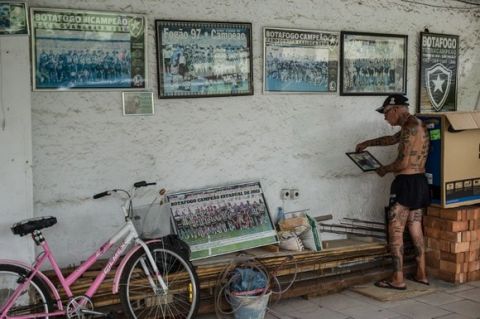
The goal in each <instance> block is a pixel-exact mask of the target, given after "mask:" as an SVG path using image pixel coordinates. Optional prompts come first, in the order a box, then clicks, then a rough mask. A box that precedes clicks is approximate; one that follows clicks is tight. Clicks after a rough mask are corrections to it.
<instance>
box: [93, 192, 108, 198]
mask: <svg viewBox="0 0 480 319" xmlns="http://www.w3.org/2000/svg"><path fill="white" fill-rule="evenodd" d="M110 195H111V193H110V191H104V192H101V193H98V194H95V195H93V199H98V198H102V197H105V196H110Z"/></svg>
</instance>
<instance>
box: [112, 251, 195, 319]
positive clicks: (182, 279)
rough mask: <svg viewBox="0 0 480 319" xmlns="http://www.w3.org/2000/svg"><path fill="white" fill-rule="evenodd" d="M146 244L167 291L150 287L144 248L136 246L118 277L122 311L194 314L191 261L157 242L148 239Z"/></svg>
mask: <svg viewBox="0 0 480 319" xmlns="http://www.w3.org/2000/svg"><path fill="white" fill-rule="evenodd" d="M149 248H150V251H151V253H152V256H153V259H154V260H155V262H156V264H157V267H158V270H159V272H160V275H161V277H162V278H163V280H164V281H165V284H166V285H167V287H168V291H167V292H164V291H163V290H162V289H158V291H154V290H153V288H152V285H151V284H150V280H151V276H149V275H148V274H147V273H146V272H145V269H144V267H145V266H146V267H147V271H148V272H149V273H150V274H153V270H152V268H151V266H149V262H148V259H147V257H146V254H145V251H144V250H143V249H140V250H139V251H138V252H136V253H135V254H134V255H133V256H132V257H131V258H130V260H129V261H128V262H127V264H126V265H125V270H124V272H123V273H122V276H121V278H120V300H121V302H122V305H123V307H124V310H125V313H126V314H128V316H129V317H130V318H134V319H143V318H194V317H195V315H196V313H197V310H198V300H199V284H198V278H197V274H196V273H195V270H194V269H193V266H192V264H191V263H190V262H189V261H188V260H185V259H183V258H182V257H181V256H180V255H179V254H177V253H176V252H175V251H174V250H172V249H170V248H169V247H167V246H165V245H164V244H163V243H161V242H157V243H152V244H150V245H149ZM154 281H155V283H157V280H156V279H154ZM157 285H158V283H157Z"/></svg>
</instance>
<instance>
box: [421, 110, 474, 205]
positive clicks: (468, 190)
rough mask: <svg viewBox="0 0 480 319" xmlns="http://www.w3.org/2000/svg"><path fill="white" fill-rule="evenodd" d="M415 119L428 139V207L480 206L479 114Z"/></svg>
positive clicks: (430, 116)
mask: <svg viewBox="0 0 480 319" xmlns="http://www.w3.org/2000/svg"><path fill="white" fill-rule="evenodd" d="M417 116H418V117H419V118H420V119H421V120H422V121H423V122H424V123H425V124H426V126H427V129H428V132H429V135H430V151H429V156H428V160H427V164H426V173H427V177H428V180H429V184H430V188H431V191H432V204H433V205H437V206H441V207H445V208H448V207H458V206H463V205H471V204H475V203H480V112H444V113H432V114H418V115H417Z"/></svg>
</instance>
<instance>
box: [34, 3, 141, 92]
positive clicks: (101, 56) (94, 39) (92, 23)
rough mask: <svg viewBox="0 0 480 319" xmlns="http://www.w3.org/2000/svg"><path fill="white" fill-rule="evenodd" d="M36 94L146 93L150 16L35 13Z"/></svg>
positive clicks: (58, 11) (43, 10) (61, 11)
mask: <svg viewBox="0 0 480 319" xmlns="http://www.w3.org/2000/svg"><path fill="white" fill-rule="evenodd" d="M30 19H31V21H30V25H31V41H32V44H31V50H32V72H33V74H32V79H33V90H35V91H44V90H75V89H82V90H84V89H89V90H93V89H103V90H110V89H122V90H126V89H144V88H145V87H146V83H145V80H146V70H147V68H146V65H147V64H146V55H145V49H146V41H145V17H144V16H143V15H136V14H130V13H110V12H101V11H85V10H71V9H46V8H31V9H30Z"/></svg>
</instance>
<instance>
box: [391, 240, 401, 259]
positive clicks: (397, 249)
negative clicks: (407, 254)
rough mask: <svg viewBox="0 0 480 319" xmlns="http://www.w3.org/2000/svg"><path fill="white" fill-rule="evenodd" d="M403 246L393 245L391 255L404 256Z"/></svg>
mask: <svg viewBox="0 0 480 319" xmlns="http://www.w3.org/2000/svg"><path fill="white" fill-rule="evenodd" d="M403 250H404V249H403V244H398V243H391V244H390V253H391V254H392V255H395V256H403Z"/></svg>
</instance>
